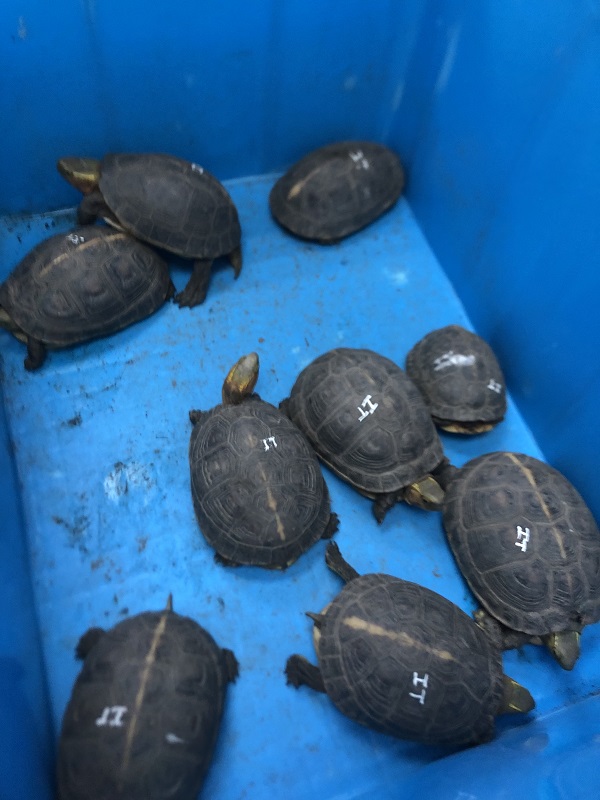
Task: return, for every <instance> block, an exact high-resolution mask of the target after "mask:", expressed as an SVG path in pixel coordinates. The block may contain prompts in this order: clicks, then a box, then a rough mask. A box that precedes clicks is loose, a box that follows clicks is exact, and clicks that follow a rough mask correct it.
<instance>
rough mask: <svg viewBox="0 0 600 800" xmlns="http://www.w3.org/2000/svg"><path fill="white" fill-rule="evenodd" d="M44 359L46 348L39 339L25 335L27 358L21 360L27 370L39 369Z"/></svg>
mask: <svg viewBox="0 0 600 800" xmlns="http://www.w3.org/2000/svg"><path fill="white" fill-rule="evenodd" d="M45 360H46V348H45V346H44V344H43V343H42V342H40V341H39V339H33V338H32V337H31V336H28V337H27V358H26V359H25V361H24V362H23V363H24V365H25V369H26V370H27V371H28V372H33V370H35V369H39V368H40V367H41V366H42V364H43V363H44V361H45Z"/></svg>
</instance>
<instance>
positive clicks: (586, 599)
mask: <svg viewBox="0 0 600 800" xmlns="http://www.w3.org/2000/svg"><path fill="white" fill-rule="evenodd" d="M443 522H444V527H445V529H446V533H447V536H448V541H449V543H450V547H451V548H452V551H453V553H454V556H455V558H456V561H457V563H458V566H459V569H460V570H461V572H462V574H463V575H464V577H465V579H466V581H467V583H468V584H469V586H470V587H471V589H472V591H473V593H474V594H475V596H476V597H477V599H478V600H479V602H480V603H481V604H482V606H483V609H482V610H481V611H479V612H477V613H476V619H477V621H478V622H479V623H480V624H481V625H482V626H483V627H485V628H486V630H488V632H489V633H490V634H491V635H492V636H493V637H494V638H495V639H496V640H497V641H498V643H499V645H500V646H502V647H503V648H504V649H509V648H512V647H518V646H520V645H521V644H523V643H525V642H532V643H534V644H545V645H546V646H547V647H548V648H549V649H550V651H551V653H552V654H553V655H554V657H555V658H556V659H557V661H558V662H559V664H560V665H561V666H562V667H564V669H572V668H573V666H574V664H575V662H576V661H577V658H578V656H579V639H580V632H581V629H582V628H583V626H584V625H587V624H588V623H591V622H596V621H597V620H598V619H600V531H598V526H597V525H596V523H595V521H594V518H593V516H592V513H591V511H590V510H589V508H588V507H587V506H586V504H585V502H584V500H583V498H582V497H581V495H580V494H579V493H578V492H577V490H576V489H575V488H574V487H573V486H572V485H571V483H569V481H568V480H567V479H566V478H565V477H564V475H561V473H560V472H558V471H557V470H555V469H553V468H552V467H550V466H549V465H548V464H545V463H543V462H542V461H538V459H536V458H532V457H531V456H527V455H523V454H522V453H510V452H496V453H487V454H486V455H483V456H478V457H477V458H474V459H473V460H471V461H469V462H468V463H467V464H466V465H465V466H464V467H462V469H460V470H459V471H458V472H457V473H456V476H455V478H454V479H453V480H452V481H451V482H450V484H449V487H448V490H447V494H446V499H445V502H444V509H443Z"/></svg>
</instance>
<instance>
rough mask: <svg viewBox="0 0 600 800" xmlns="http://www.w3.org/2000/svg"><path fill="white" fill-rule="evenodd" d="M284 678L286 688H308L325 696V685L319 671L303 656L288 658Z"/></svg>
mask: <svg viewBox="0 0 600 800" xmlns="http://www.w3.org/2000/svg"><path fill="white" fill-rule="evenodd" d="M285 678H286V683H287V685H288V686H295V687H296V689H297V688H298V687H299V686H308V687H309V688H311V689H314V690H315V692H322V693H323V694H325V684H324V683H323V676H322V675H321V670H320V669H319V668H318V667H315V665H314V664H311V663H310V661H308V659H306V658H304V656H298V655H293V656H290V657H289V658H288V660H287V662H286V665H285Z"/></svg>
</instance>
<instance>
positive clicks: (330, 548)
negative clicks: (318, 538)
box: [325, 542, 358, 583]
mask: <svg viewBox="0 0 600 800" xmlns="http://www.w3.org/2000/svg"><path fill="white" fill-rule="evenodd" d="M325 563H326V564H327V566H328V567H329V569H330V570H331V571H332V572H335V574H336V575H338V576H339V577H340V578H341V579H342V580H343V581H344V583H348V582H349V581H353V580H354V579H355V578H358V572H357V571H356V570H355V569H354V567H351V566H350V564H349V563H348V562H347V561H346V559H345V558H344V557H343V556H342V554H341V553H340V548H339V547H338V546H337V544H336V543H335V542H329V544H328V545H327V547H326V548H325Z"/></svg>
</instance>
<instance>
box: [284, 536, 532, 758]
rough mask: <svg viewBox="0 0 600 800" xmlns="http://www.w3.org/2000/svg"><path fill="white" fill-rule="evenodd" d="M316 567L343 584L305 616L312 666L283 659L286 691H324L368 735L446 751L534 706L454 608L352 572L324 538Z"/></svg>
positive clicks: (483, 737) (404, 585)
mask: <svg viewBox="0 0 600 800" xmlns="http://www.w3.org/2000/svg"><path fill="white" fill-rule="evenodd" d="M326 563H327V565H328V567H329V568H330V569H331V570H332V571H333V572H335V573H336V574H338V575H339V576H340V577H341V578H342V580H344V582H345V586H344V587H343V589H342V590H341V592H340V593H339V594H338V595H337V597H336V598H335V599H334V600H333V601H332V602H331V603H330V604H329V605H328V606H326V608H325V609H324V610H323V611H322V612H321V613H320V614H313V613H309V616H310V617H312V619H313V621H314V644H315V650H316V652H317V656H318V664H319V666H318V667H317V666H315V665H314V664H312V663H311V662H310V661H308V659H306V658H305V657H304V656H302V655H298V654H295V655H292V656H290V657H289V658H288V660H287V663H286V667H285V674H286V680H287V683H288V684H289V685H292V686H295V687H296V688H297V687H299V686H301V685H303V684H304V685H307V686H309V687H310V688H311V689H314V690H315V691H318V692H323V693H325V694H327V696H328V697H329V699H330V700H331V701H332V702H333V704H334V705H335V706H336V708H337V709H338V710H339V711H341V712H342V714H345V715H346V716H347V717H349V718H350V719H352V720H354V721H355V722H358V723H360V724H362V725H365V726H366V727H368V728H372V729H373V730H376V731H379V732H381V733H385V734H388V735H390V736H396V737H398V738H401V739H409V740H413V741H418V742H422V743H424V744H437V745H449V746H453V747H459V746H466V745H473V744H479V743H481V742H485V741H488V740H489V739H491V738H492V737H493V734H494V717H495V716H496V715H497V714H503V713H510V712H513V713H516V712H523V713H527V712H529V711H531V710H532V709H533V708H534V706H535V703H534V700H533V698H532V696H531V694H530V693H529V692H528V690H527V689H525V688H524V687H523V686H521V685H520V684H519V683H517V682H516V681H514V680H513V679H511V678H509V677H508V676H506V675H504V674H503V671H502V658H501V652H500V650H499V649H498V648H497V647H496V646H495V645H494V643H493V642H492V640H491V639H489V638H488V637H487V636H486V634H485V633H484V632H483V631H482V630H481V628H479V626H478V625H476V624H475V622H474V621H473V620H472V619H471V618H470V617H469V616H468V615H467V614H466V613H465V612H464V611H462V610H461V609H460V608H458V606H456V605H455V604H454V603H452V602H450V601H449V600H447V599H446V598H444V597H442V596H441V595H439V594H437V592H433V591H432V590H431V589H427V588H425V587H424V586H420V585H419V584H416V583H412V582H410V581H405V580H402V579H401V578H396V577H393V576H391V575H387V574H384V573H369V574H366V575H359V574H358V573H357V572H356V570H355V569H354V568H353V567H351V566H350V565H349V564H348V563H347V562H346V561H345V560H344V558H343V557H342V555H341V553H340V551H339V548H338V547H337V545H336V544H335V543H334V542H330V543H329V544H328V546H327V550H326Z"/></svg>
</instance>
